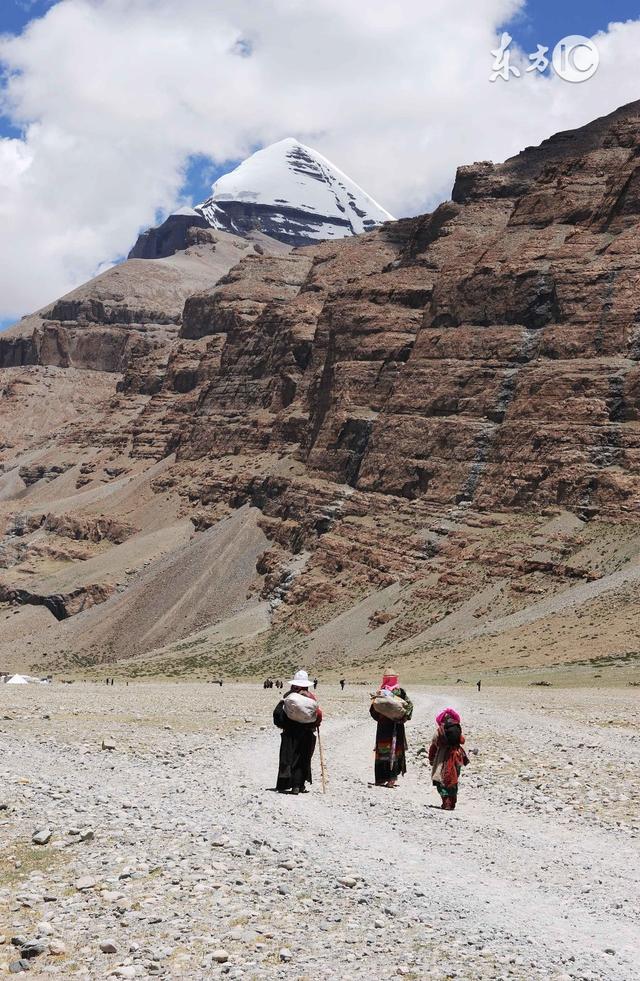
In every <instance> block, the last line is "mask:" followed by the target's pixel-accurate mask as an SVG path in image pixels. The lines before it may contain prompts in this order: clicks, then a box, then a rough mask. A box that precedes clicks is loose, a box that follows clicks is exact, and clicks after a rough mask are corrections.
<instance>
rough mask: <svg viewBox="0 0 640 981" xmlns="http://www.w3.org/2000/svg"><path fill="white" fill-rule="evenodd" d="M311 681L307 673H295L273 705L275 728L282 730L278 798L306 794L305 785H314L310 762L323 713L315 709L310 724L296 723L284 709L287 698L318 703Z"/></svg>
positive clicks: (277, 786) (319, 709) (277, 785)
mask: <svg viewBox="0 0 640 981" xmlns="http://www.w3.org/2000/svg"><path fill="white" fill-rule="evenodd" d="M310 688H311V681H310V680H309V677H308V675H307V672H306V671H298V672H297V674H296V676H295V677H294V679H293V681H291V683H290V687H289V691H288V692H287V693H286V695H284V696H283V698H282V699H281V701H280V702H278V704H277V705H276V707H275V709H274V712H273V722H274V725H276V726H277V727H278V729H280V730H281V735H280V761H279V766H278V780H277V783H276V790H277V791H278V793H280V794H284V793H286V792H287V791H291V793H292V794H306V793H308V791H307V787H306V784H311V783H313V777H312V773H311V759H312V757H313V754H314V751H315V748H316V730H317V729H318V728H319V726H320V723H321V722H322V710H321V708H320V706H318V708H317V713H316V718H315V720H314V721H313V722H296V721H294V720H293V719H290V718H289V716H288V715H287V713H286V711H285V707H284V700H285V698H286V697H287V695H291V694H293V693H296V694H299V695H304V696H305V697H307V698H310V699H312V700H313V701H314V702H317V699H316V696H315V695H314V693H313V692H312V691H311V690H310Z"/></svg>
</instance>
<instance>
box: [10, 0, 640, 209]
mask: <svg viewBox="0 0 640 981" xmlns="http://www.w3.org/2000/svg"><path fill="white" fill-rule="evenodd" d="M56 2H57V0H0V4H1V5H0V33H13V34H16V33H20V32H21V31H22V30H23V28H24V27H25V26H26V25H27V24H28V23H29V21H30V20H31V19H32V18H34V17H38V16H42V14H44V13H45V12H46V11H47V10H48V9H49V7H52V6H54V4H55V3H56ZM425 2H428V0H425ZM638 17H640V0H529V3H528V4H527V8H526V10H525V12H524V13H522V14H519V15H518V16H517V17H516V18H515V19H514V20H513V21H512V22H511V23H510V24H508V25H505V26H506V27H508V29H509V31H510V33H511V34H512V35H513V37H514V39H515V40H516V41H517V42H518V44H520V45H521V46H522V47H523V48H525V49H526V50H527V51H529V50H531V51H534V50H535V48H536V45H537V44H538V43H540V44H545V45H547V46H549V47H550V48H551V49H553V47H554V46H555V44H556V43H557V42H558V41H559V40H560V39H561V38H562V37H564V36H565V35H567V34H585V35H587V36H591V35H592V34H595V33H596V32H597V31H598V30H601V29H604V28H606V27H607V25H608V24H609V23H611V22H612V21H616V20H629V19H637V18H638ZM18 135H19V133H18V132H16V130H14V129H13V127H12V126H11V124H10V122H9V121H8V120H7V119H5V118H3V117H2V116H0V136H18ZM224 169H225V170H227V169H229V167H228V166H227V167H225V168H224ZM223 172H224V171H223V170H220V169H216V168H215V167H214V166H213V164H212V163H211V161H209V160H207V159H206V158H203V157H194V158H192V159H191V160H190V161H189V163H188V166H187V169H186V179H185V186H184V192H185V195H186V197H188V198H190V199H192V200H193V201H194V202H198V201H201V200H203V199H204V198H206V197H207V195H208V193H209V189H210V187H211V184H212V183H213V181H214V180H215V179H216V177H218V176H220V174H222V173H223Z"/></svg>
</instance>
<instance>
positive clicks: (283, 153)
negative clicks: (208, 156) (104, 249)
mask: <svg viewBox="0 0 640 981" xmlns="http://www.w3.org/2000/svg"><path fill="white" fill-rule="evenodd" d="M393 220H394V218H393V216H392V215H390V214H389V212H388V211H385V209H384V208H383V207H381V205H379V204H378V203H377V201H374V200H373V198H372V197H370V196H369V195H368V194H367V193H366V192H365V191H363V190H362V188H361V187H359V186H358V185H357V184H356V183H355V182H354V181H352V180H351V178H350V177H347V175H346V174H344V173H343V172H342V171H341V170H339V169H338V167H336V166H335V165H334V164H332V163H331V161H329V160H327V158H326V157H323V156H322V154H321V153H318V152H317V150H313V149H312V148H311V147H308V146H305V145H304V143H300V142H298V140H295V139H293V138H291V137H289V138H287V139H284V140H279V141H278V142H277V143H272V144H271V145H270V146H267V147H265V148H264V149H262V150H257V151H256V152H255V153H253V154H252V155H251V156H250V157H248V158H247V159H246V160H244V161H243V162H242V163H241V164H240V165H239V166H238V167H236V168H235V170H232V171H231V172H230V173H228V174H225V175H224V176H223V177H220V178H219V179H218V180H217V181H216V182H215V184H214V185H213V187H212V189H211V197H209V198H207V200H206V201H203V202H202V204H199V205H197V206H196V207H195V208H182V209H180V211H178V212H176V213H175V214H174V215H171V216H170V217H169V218H168V219H167V221H166V222H165V223H164V224H163V225H161V226H160V227H159V228H157V229H151V230H149V231H148V232H145V233H144V235H141V236H140V238H139V240H138V242H137V243H136V245H135V247H134V249H133V250H132V252H131V253H130V257H131V258H142V259H152V258H160V257H161V256H163V255H171V254H172V253H173V252H176V251H178V250H179V249H181V248H186V241H187V231H188V229H189V227H190V226H193V225H199V226H202V227H207V226H208V227H211V228H215V229H219V230H220V231H226V232H232V233H233V234H235V235H243V236H246V235H249V234H251V233H252V232H256V231H257V232H262V233H263V234H264V235H268V236H270V237H271V238H274V239H277V240H278V241H280V242H284V243H286V244H287V245H291V246H299V245H309V244H311V243H313V242H322V241H326V240H332V239H333V240H335V239H341V238H346V237H348V236H350V235H360V234H361V233H362V232H368V231H371V230H372V229H374V228H377V227H378V226H379V225H381V224H383V223H384V222H386V221H393Z"/></svg>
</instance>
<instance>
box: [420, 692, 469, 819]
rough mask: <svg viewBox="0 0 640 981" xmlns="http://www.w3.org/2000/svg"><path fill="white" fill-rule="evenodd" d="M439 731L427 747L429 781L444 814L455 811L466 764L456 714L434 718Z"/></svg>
mask: <svg viewBox="0 0 640 981" xmlns="http://www.w3.org/2000/svg"><path fill="white" fill-rule="evenodd" d="M436 726H437V727H438V728H437V729H436V731H435V733H434V735H433V738H432V740H431V745H430V747H429V762H430V763H431V779H432V781H433V785H434V787H435V788H436V790H437V791H438V793H439V794H440V797H441V799H442V810H443V811H454V810H455V807H456V804H457V802H458V782H459V779H460V772H461V770H462V767H463V766H467V764H468V763H469V757H468V756H467V754H466V753H465V751H464V748H463V747H464V736H463V734H462V725H461V720H460V716H459V714H458V713H457V712H456V710H455V709H452V708H446V709H443V710H442V712H440V713H439V714H438V715H437V716H436Z"/></svg>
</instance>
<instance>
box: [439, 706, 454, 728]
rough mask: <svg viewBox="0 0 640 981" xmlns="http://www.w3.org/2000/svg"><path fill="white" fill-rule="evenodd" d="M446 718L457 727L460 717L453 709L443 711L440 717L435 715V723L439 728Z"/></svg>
mask: <svg viewBox="0 0 640 981" xmlns="http://www.w3.org/2000/svg"><path fill="white" fill-rule="evenodd" d="M446 718H449V719H451V721H452V722H455V723H457V724H458V725H460V716H459V715H458V713H457V712H456V710H455V709H452V708H448V709H443V710H442V712H441V713H440V715H436V723H437V724H438V725H439V726H441V725H442V723H443V722H444V720H445V719H446Z"/></svg>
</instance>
